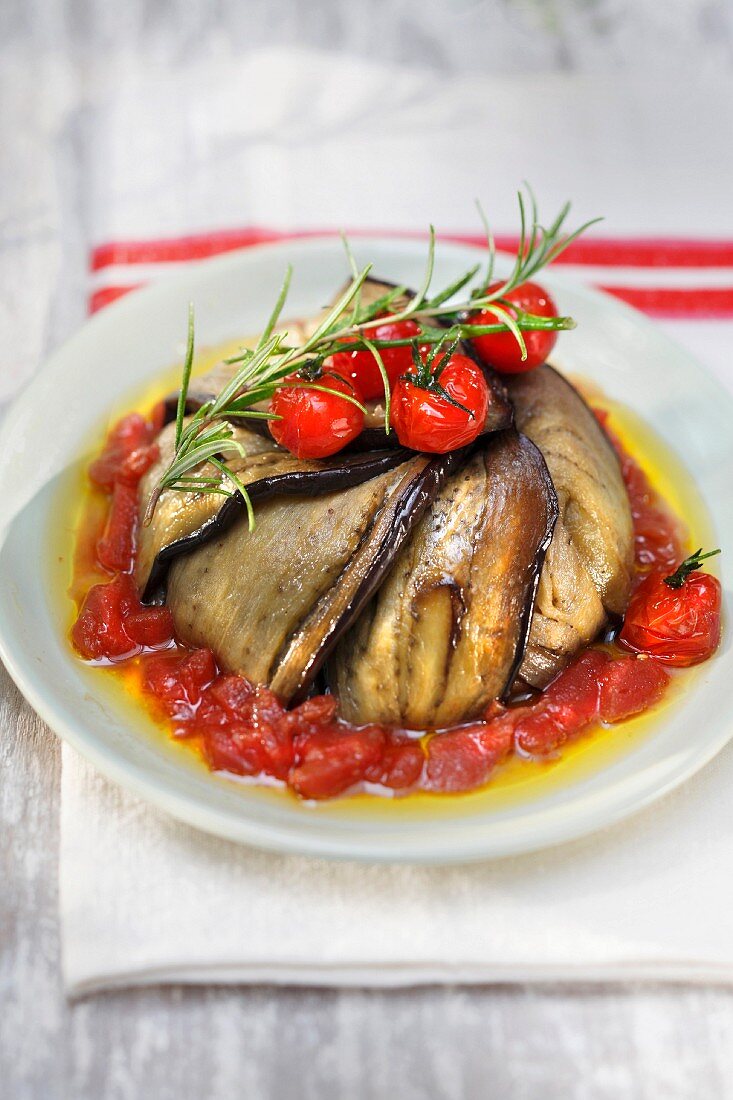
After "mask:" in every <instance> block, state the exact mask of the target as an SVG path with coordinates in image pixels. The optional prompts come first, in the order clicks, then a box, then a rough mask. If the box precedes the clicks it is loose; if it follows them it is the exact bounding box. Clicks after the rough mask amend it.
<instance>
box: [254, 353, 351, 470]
mask: <svg viewBox="0 0 733 1100" xmlns="http://www.w3.org/2000/svg"><path fill="white" fill-rule="evenodd" d="M316 384H317V385H319V386H321V385H322V386H326V387H328V389H330V390H338V392H339V393H344V394H347V395H348V396H350V397H354V396H355V394H354V388H353V386H352V385H351V384H350V383H349V382H348V381H347V380H346V379H344V378H341V377H340V376H339V375H335V374H330V373H324V374H323V375H322V376H321V377H320V378H319V379H318V381H317V383H316ZM270 411H271V412H273V413H276V414H277V415H278V416H280V417H282V419H281V420H271V421H270V431H271V432H272V434H273V436H274V438H275V440H276V441H277V442H278V443H280V444H281V445H282V446H283V447H287V449H288V450H289V451H292V453H293V454H294V455H295V456H296V457H297V458H326V456H327V455H332V454H335V453H336V451H340V450H341V448H342V447H345V446H346V444H347V443H351V441H352V439H356V437H357V435H359V433H360V432H361V430H362V428H363V427H364V413H363V412H362V411H361V409H360V408H359V407H358V406H357V405H354V404H353V402H351V401H347V400H345V399H344V398H343V397H338V396H336V395H335V394H333V393H324V392H323V390H319V389H315V388H314V387H312V386H309V385H307V383H306V384H304V385H299V386H282V387H280V389H277V390H275V393H274V394H273V397H272V401H271V402H270Z"/></svg>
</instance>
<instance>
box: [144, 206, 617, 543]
mask: <svg viewBox="0 0 733 1100" xmlns="http://www.w3.org/2000/svg"><path fill="white" fill-rule="evenodd" d="M518 200H519V214H520V236H519V245H518V248H517V255H516V259H515V261H514V266H513V268H512V271H511V273H510V275H509V276H508V278H507V279H505V280H503V281H501V282H493V281H492V280H493V271H494V261H495V246H494V240H493V237H492V235H491V232H490V231H489V230H488V228H487V246H488V252H489V259H488V267H487V271H486V274H485V277H484V279H483V280H482V283H481V286H480V287H478V288H475V289H474V290H473V291H471V292H470V293H469V296H468V298H467V299H466V300H463V301H461V300H458V301H456V298H457V296H458V295H459V294H460V292H461V291H465V290H466V288H467V287H468V286H469V285H470V284H471V282H472V281H473V280H474V279H475V277H476V276H477V274H478V272H479V268H480V265H476V266H474V267H472V268H471V269H470V270H469V271H467V272H465V273H464V274H462V275H461V276H460V277H458V278H457V279H454V280H453V281H452V282H451V283H450V284H449V285H448V286H445V287H443V288H442V289H441V290H439V291H438V292H437V293H436V292H431V283H432V278H433V268H434V262H435V230H434V228H433V227H432V226H431V227H430V237H429V244H428V256H427V262H426V266H425V274H424V277H423V280H422V283H421V285H420V288H419V290H417V291H416V292H415V293H414V294H412V295H409V297H408V298H407V300H406V301H405V300H404V298H405V294H406V288H405V287H403V286H396V287H392V288H390V289H389V290H387V291H386V293H385V294H384V295H383V296H382V297H381V298H378V299H377V300H376V301H373V302H370V303H369V304H368V305H363V304H362V302H361V289H362V287H363V285H364V283H365V281H366V279H367V278H368V276H369V273H370V271H371V264H367V265H366V266H365V267H364V268H362V269H361V270H358V268H357V265H356V262H355V260H354V257H353V254H352V252H351V249H350V248H349V246H348V243H347V242H345V243H346V249H347V255H348V257H349V262H350V265H351V271H352V278H351V281H350V283H349V285H348V286H347V288H346V289H345V290H344V292H343V293H342V294H341V295H340V297H339V298H338V299H337V301H336V302H335V303H334V304H333V306H332V307H331V308H330V309H329V310H328V311H327V312H326V314H325V316H324V317H323V318H322V319H321V320H320V322H319V323H318V324H317V325H316V327H315V329H314V331H313V332H312V333H311V334H310V335H309V336H308V337H307V339H305V340H304V342H302V343H301V344H295V345H291V344H289V343H288V340H287V332H277V331H276V328H277V325H278V322H279V320H280V316H281V314H282V311H283V308H284V306H285V302H286V300H287V295H288V291H289V288H290V281H291V277H292V270H291V268H288V269H287V271H286V274H285V279H284V281H283V284H282V287H281V289H280V293H279V295H278V298H277V301H276V302H275V305H274V307H273V310H272V313H271V314H270V317H269V320H268V322H267V324H266V326H265V328H264V330H263V332H262V334H261V335H260V338H259V340H258V341H257V344H256V346H255V347H254V348H246V349H244V350H243V351H242V352H241V354H240V355H237V356H234V357H232V358H231V359H229V360H227V362H228V364H229V365H231V366H232V367H233V368H234V369H233V373H232V377H231V378H230V379H229V380H228V381H227V383H226V384H225V385H224V387H223V388H222V389H221V391H220V392H219V393H218V394H217V395H216V396H215V397H214V398H213V399H212V400H210V401H206V402H205V403H204V404H203V405H201V407H200V408H198V409H197V410H196V411H195V412H194V414H193V416H191V418H190V419H189V420H188V422H187V423H186V422H185V410H186V399H187V395H188V389H189V384H190V379H191V369H192V365H193V349H194V326H193V310H190V311H189V327H188V346H187V352H186V360H185V364H184V369H183V377H182V381H181V389H180V393H179V399H178V409H177V418H176V441H175V451H174V454H173V456H172V458H171V461H170V463H169V465H168V467H167V468H166V469H165V470H164V471H163V472H162V474H161V477H160V480H159V481H158V483H157V485H156V486H155V487H154V488H153V490H152V492H151V494H150V498H149V500H148V504H147V507H146V510H145V515H144V519H143V522H144V523H145V524H148V523H149V522H150V520H151V518H152V515H153V512H154V510H155V506H156V504H157V501H158V499H159V498H160V494H161V493H162V492H163V491H164V490H175V491H178V492H192V491H196V492H202V493H206V492H209V493H210V492H214V493H219V494H223V495H225V496H231V495H233V494H235V493H237V492H238V493H239V494H240V495H241V497H242V499H243V500H244V503H245V506H246V507H247V511H248V515H249V522H250V525H251V526H253V525H254V513H253V509H252V506H251V502H250V501H249V498H248V496H247V491H246V488H245V487H244V485H242V484H241V482H239V481H238V479H237V478H236V475H235V474H233V473H232V471H231V469H230V468H229V467H228V466H225V465H224V464H223V463H222V462H221V460H220V458H219V457H218V456H220V455H225V454H230V455H235V456H241V454H242V448H241V444H239V443H238V442H237V440H236V439H235V438H234V431H233V429H232V426H231V422H232V421H235V422H236V421H237V420H240V419H246V418H248V417H249V418H254V419H260V420H263V419H264V420H273V419H274V418H275V417H277V416H279V415H282V413H278V412H277V411H276V409H273V408H272V407H271V408H269V409H263V408H262V407H261V406H262V403H263V402H266V401H268V400H270V399H272V398H273V396H274V394H275V393H276V391H277V389H278V387H280V386H282V385H283V384H284V382H285V380H286V379H287V380H288V382H287V384H288V386H302V387H308V386H309V385H311V386H312V383H311V382H310V378H311V377H312V375H313V373H314V372H315V373H318V372H319V371H321V370H322V369H323V366H324V364H325V363H326V361H327V360H330V359H331V358H332V357H333V356H338V355H343V354H344V345H346V346H347V348H348V354H349V355H353V353H355V352H357V353H358V352H367V353H368V354H369V355H371V356H372V358H373V360H374V362H375V364H376V366H377V369H378V372H379V375H380V377H381V379H382V385H383V394H384V425H385V432H386V433H387V434H389V430H390V402H391V390H390V387H391V382H390V369H394V359H391V360H390V367H389V368H388V366H387V364H386V363H385V362H384V359H383V352H385V351H387V352H391V351H394V349H400V348H407V349H409V350H410V354H412V349H413V346H414V347H415V348H418V347H430V346H431V345H435V344H438V345H440V344H442V343H443V342H444V341H445V339H446V323H447V324H449V325H450V337H451V338H452V339H467V340H475V339H476V338H477V337H482V336H491V335H497V334H502V333H503V334H505V335H507V334H511V336H512V337H513V339H514V340H515V341H516V344H517V347H518V349H519V356H520V359H521V361H525V360H526V359H527V354H528V352H527V345H526V342H525V337H524V333H525V332H527V333H536V332H543V333H557V332H559V331H562V330H566V329H571V328H574V326H575V322H574V321H573V319H572V318H571V317H559V316H541V315H539V314H533V313H530V312H527V311H526V310H525V309H523V308H522V307H521V303H520V304H519V305H517V304H516V303H514V304H513V303H512V301H511V300H509V298H508V296H509V295H511V294H512V293H513V292H514V291H516V290H517V288H519V287H521V286H522V284H523V283H525V282H526V281H527V280H528V279H530V278H532V277H534V275H536V273H537V272H538V271H539V270H540V269H541V268H543V267H545V266H546V265H547V264H549V263H551V262H552V261H553V260H554V259H556V258H557V257H558V256H559V255H560V253H561V252H563V251H564V249H566V248H567V247H568V245H569V244H571V242H572V241H574V240H575V239H576V238H577V237H578V236H580V234H581V233H583V232H585V230H586V229H588V228H589V227H590V226H591V225H594V224H595V223H596V222H597V221H599V220H600V219H598V218H595V219H592V220H591V221H588V222H586V223H585V224H584V225H581V226H580V227H579V228H578V229H575V230H573V231H572V232H570V233H565V232H564V225H565V222H566V219H567V216H568V214H569V212H570V204H569V203H566V204H565V206H564V207H563V208H562V210H561V211H560V213H559V214H558V216H557V217H556V218H555V220H554V221H553V222H552V223H551V225H550V226H549V227H548V228H544V227H543V226H542V225H541V224H540V222H539V216H538V211H537V205H536V202H535V199H534V196H533V194H532V193H531V191H530V192H529V216H528V212H527V207H526V202H527V200H526V199H525V197H524V195H523V194H522V192H521V191H520V192H519V193H518ZM482 288H484V289H482ZM505 299H507V300H506V301H505ZM478 312H481V314H482V317H481V318H480V321H481V323H477V321H476V319H475V317H474V315H475V314H476V313H478ZM492 317H493V318H494V320H493V321H492V322H491V323H484V322H485V321H486V318H492ZM408 321H410V322H413V323H416V324H417V325H418V327H419V329H420V332H419V338H418V337H417V336H416V335H415V334H414V333H413V332H408V333H405V334H403V335H398V336H395V331H394V328H393V326H401V325H403V324H404V323H405V322H408ZM385 327H389V328H390V329H391V331H388V332H385V331H384V329H385ZM380 329H381V330H382V332H381V333H380V331H379V330H380ZM343 367H344V364H343V360H342V361H341V369H342V370H343ZM355 388H356V390H357V391H358V389H359V381H358V378H357V379H356V380H355ZM366 388H367V392H371V391H372V390H373V378H370V379H368V380H367V387H366ZM324 390H325V391H331V392H332V394H335V395H336V396H337V397H342V398H343V397H344V395H343V393H342V392H340V391H339V390H338V389H335V388H334V387H333V386H324ZM362 397H365V394H362ZM352 400H353V401H357V403H358V400H357V397H356V395H354V396H353V397H352ZM256 406H259V407H256ZM288 411H289V410H288V408H287V407H286V409H285V415H286V416H287V415H288ZM428 449H429V448H428ZM207 461H208V462H210V463H211V464H213V465H214V467H215V469H216V470H217V471H218V473H219V474H220V476H219V477H211V476H203V475H201V473H200V472H198V473H197V472H196V469H197V467H198V466H200V465H201V464H202V463H204V462H207Z"/></svg>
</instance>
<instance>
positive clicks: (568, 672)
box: [71, 409, 683, 799]
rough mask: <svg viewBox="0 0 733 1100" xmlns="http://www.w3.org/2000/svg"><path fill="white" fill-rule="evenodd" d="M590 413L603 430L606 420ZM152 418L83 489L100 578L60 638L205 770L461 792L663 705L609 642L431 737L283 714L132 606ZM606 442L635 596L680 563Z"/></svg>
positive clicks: (310, 785) (645, 664) (334, 785)
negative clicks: (123, 668)
mask: <svg viewBox="0 0 733 1100" xmlns="http://www.w3.org/2000/svg"><path fill="white" fill-rule="evenodd" d="M597 415H598V417H599V419H600V420H601V422H602V423H605V420H606V416H605V414H604V413H603V412H598V413H597ZM160 416H161V413H160V410H158V409H156V410H154V412H153V414H152V415H151V418H150V419H149V420H146V419H145V418H143V417H142V416H139V415H138V414H136V413H134V414H132V415H130V416H128V417H125V418H124V419H123V420H121V421H120V422H119V423H118V424H117V425H116V426H115V427H114V428H113V429H112V431H111V433H110V435H109V437H108V439H107V443H106V446H105V449H104V451H103V453H102V454H101V455H100V457H99V458H98V459H97V460H96V461H95V462H93V463H92V466H91V467H90V471H89V474H90V479H91V481H92V483H93V484H94V485H95V486H96V487H97V488H98V489H101V490H102V491H103V492H104V493H106V494H108V499H109V507H108V512H107V518H106V522H105V523H104V526H103V528H102V529H101V530H100V531H99V532H98V535H97V538H96V559H97V566H98V568H100V569H101V570H103V571H104V572H105V573H108V574H110V579H109V580H107V581H104V582H102V583H99V584H95V585H93V586H92V587H91V588H89V590H88V591H87V592H86V595H85V596H84V599H83V602H82V604H81V608H80V611H79V614H78V617H77V620H76V622H75V624H74V626H73V628H72V633H71V638H72V642H73V644H74V646H75V648H76V649H77V651H78V652H79V654H80V655H81V656H83V657H84V658H86V659H88V660H93V661H97V662H104V663H107V662H124V661H129V660H130V659H134V660H135V661H136V662H137V665H138V667H139V669H140V675H141V682H142V688H143V692H144V695H145V698H146V700H147V702H148V704H149V706H150V708H151V709H152V710H153V712H154V713H155V714H156V715H158V716H161V717H163V718H164V719H165V720H166V721H167V722H168V724H169V728H170V730H171V732H172V733H173V735H174V736H175V737H178V738H197V739H198V743H200V744H201V746H202V747H203V752H204V755H205V758H206V761H207V762H208V764H209V766H210V767H211V768H212V769H215V770H220V771H224V772H229V773H233V774H236V775H244V776H255V777H257V776H259V777H264V776H269V777H272V778H274V779H276V780H279V781H281V782H282V783H283V784H286V785H287V787H289V788H290V789H291V790H292V791H293V792H295V793H296V794H297V795H299V796H300V797H302V798H306V799H325V798H330V797H334V796H336V795H339V794H342V793H343V792H346V791H349V790H351V789H354V788H355V786H356V785H358V784H374V785H376V786H377V787H380V788H384V789H388V790H392V791H403V792H406V791H410V790H416V789H423V790H428V791H434V792H460V791H468V790H472V789H474V788H476V787H478V786H481V785H482V784H484V783H486V782H487V780H488V779H489V778H490V776H491V773H492V771H493V770H494V769H495V768H496V767H497V766H498V765H499V764H500V763H501V762H502V761H503V760H505V759H506V758H507V757H509V756H510V755H511V754H513V753H514V754H518V755H520V756H524V757H528V758H533V759H538V760H542V759H547V758H549V757H551V756H552V755H553V754H556V753H557V752H558V750H559V749H561V748H562V746H563V745H564V744H566V743H567V742H568V741H570V740H572V739H573V738H577V737H578V735H579V734H581V733H582V732H583V731H586V730H588V729H589V728H590V727H592V726H593V725H594V724H595V723H599V722H601V723H614V722H619V721H622V720H623V719H625V718H628V717H630V716H631V715H634V714H638V713H640V712H641V711H643V710H645V709H647V708H648V707H650V706H652V705H653V704H654V703H655V702H657V701H658V700H659V699H660V698H661V696H662V695H663V693H664V691H665V688H666V686H667V684H668V682H669V674H668V672H667V671H666V669H665V668H664V666H663V664H662V663H661V662H659V661H657V660H654V659H650V658H649V657H647V656H646V655H645V654H644V655H641V656H639V655H635V654H634V655H632V654H631V653H629V652H628V651H627V652H624V651H623V650H622V649H621V648H619V647H618V646H617V645H615V644H612V645H605V646H599V647H591V648H589V649H586V650H585V651H584V652H582V653H581V654H580V655H579V656H578V657H577V658H576V659H575V660H574V661H573V662H572V663H571V664H570V665H569V666H568V667H567V668H566V669H565V670H564V671H563V672H562V673H561V674H560V675H559V676H558V677H557V679H556V680H555V681H554V682H553V683H552V684H551V685H550V686H549V687H548V688H547V689H546V690H545V692H544V693H543V694H542V695H540V696H538V697H537V698H536V699H534V700H530V701H529V702H523V703H521V704H519V705H512V706H508V707H504V706H501V705H499V704H492V706H491V707H490V708H489V711H488V712H487V714H486V715H485V717H484V719H483V720H481V721H478V722H474V723H471V724H470V725H464V726H461V727H457V728H455V729H453V730H449V731H443V732H440V733H438V734H435V735H432V734H431V735H428V736H416V735H415V734H414V733H408V732H405V731H398V730H393V729H388V728H384V727H382V726H377V725H373V726H366V727H354V726H349V725H348V724H347V723H345V722H343V721H341V720H340V719H339V718H338V717H337V706H338V703H337V700H336V699H335V698H334V697H333V696H331V695H321V696H314V697H313V698H310V699H308V700H307V701H306V702H304V703H302V704H301V705H300V706H298V707H296V708H294V709H292V710H286V709H285V707H283V706H282V704H281V703H280V702H279V700H278V699H277V697H276V696H275V695H274V694H273V693H272V692H271V691H270V690H269V689H268V688H266V687H263V686H261V685H254V684H251V683H249V682H248V681H247V680H246V679H244V678H243V677H241V676H237V675H231V674H227V673H225V672H223V671H222V670H220V669H219V668H218V667H217V665H216V662H215V660H214V657H213V655H212V653H211V652H210V651H209V650H207V649H198V650H192V649H188V648H186V647H183V646H181V645H179V644H177V643H176V642H175V638H174V632H173V622H172V619H171V616H170V613H169V612H168V610H167V609H166V608H165V607H162V608H161V607H144V606H143V605H142V604H141V602H140V600H139V597H138V593H137V589H136V586H135V583H134V580H133V577H132V570H133V566H134V559H135V543H136V531H137V524H138V507H137V483H138V481H139V479H140V478H141V477H142V475H143V473H144V472H145V471H146V470H147V469H148V468H149V466H150V465H151V464H152V462H154V461H155V458H156V455H157V450H156V447H155V444H154V442H153V439H154V437H155V434H156V432H157V430H158V428H159V426H160ZM611 438H612V441H613V442H614V445H615V446H616V448H617V451H618V453H619V457H620V460H621V465H622V471H623V476H624V481H625V484H626V487H627V491H628V494H629V499H630V504H631V511H632V516H633V521H634V530H635V553H636V566H637V582H638V584H639V588H637V593H638V591H639V590H640V588H641V586H642V585H643V584H644V583H645V579H649V578H654V577H655V576H656V575H657V574H659V573H660V571H662V570H664V571H669V569H670V568H672V567H674V566H675V565H676V564H677V563H678V562H679V561H680V559H681V558H682V557H683V553H682V548H681V543H680V532H679V526H678V524H677V521H676V520H675V519H674V517H673V516H671V514H670V513H669V512H668V511H667V510H666V509H665V508H664V505H663V503H662V502H661V501H660V500H659V499H658V498H657V497H656V495H655V493H654V491H653V490H652V487H651V485H650V483H649V482H648V480H647V478H646V476H645V475H644V473H643V471H642V470H641V468H640V467H639V466H638V465H637V464H636V462H635V461H634V459H633V458H632V457H631V456H630V455H629V454H628V453H627V452H625V451H624V449H623V447H622V446H621V444H620V443H619V442H618V440H614V439H613V437H611Z"/></svg>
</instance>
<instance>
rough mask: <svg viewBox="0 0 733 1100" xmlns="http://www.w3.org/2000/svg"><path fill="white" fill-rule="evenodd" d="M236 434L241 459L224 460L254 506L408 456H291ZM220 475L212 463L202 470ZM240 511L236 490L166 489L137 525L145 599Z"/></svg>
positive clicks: (146, 485) (345, 480)
mask: <svg viewBox="0 0 733 1100" xmlns="http://www.w3.org/2000/svg"><path fill="white" fill-rule="evenodd" d="M174 433H175V427H174V425H173V424H170V425H168V426H167V427H165V428H164V429H163V430H162V432H161V433H160V435H159V437H158V444H159V447H160V452H161V454H160V458H159V460H158V462H157V463H156V464H155V466H153V467H152V468H151V469H150V470H149V471H148V473H147V474H146V476H145V479H144V480H143V483H142V486H141V494H140V507H141V511H142V510H144V509H145V506H146V502H147V499H148V496H149V494H150V491H151V489H152V488H153V486H154V485H155V483H156V481H157V479H158V477H159V476H160V473H161V471H162V470H163V469H164V467H165V465H167V463H168V462H169V461H170V456H171V453H172V448H173V439H174ZM235 437H236V438H237V440H238V441H239V442H240V443H241V444H242V445H243V446H244V448H245V450H246V457H245V458H235V459H232V460H230V461H228V462H227V466H229V468H230V469H232V470H233V471H234V472H235V473H236V474H237V477H238V478H239V480H240V481H242V482H243V483H244V484H245V485H246V486H247V490H248V493H249V496H250V499H251V500H252V503H253V504H255V505H257V504H259V503H261V502H262V501H264V500H268V499H269V498H270V497H273V496H292V495H293V494H297V495H298V496H303V497H305V496H318V495H321V494H324V493H333V492H335V491H337V490H339V489H347V488H350V487H351V486H354V485H359V484H361V483H362V482H364V481H368V480H369V479H370V478H373V477H376V476H378V475H379V474H383V473H385V472H386V471H388V470H391V469H393V468H394V467H395V466H398V465H399V464H400V463H403V462H405V461H406V460H407V459H408V458H409V452H407V451H404V450H403V451H374V452H371V453H369V454H364V455H343V456H341V455H337V456H335V457H334V458H333V459H329V460H326V461H315V460H314V461H306V460H301V459H297V458H295V456H294V455H292V454H290V453H289V452H288V451H284V450H282V449H281V448H279V447H278V446H277V445H276V444H275V443H274V442H273V441H272V440H271V439H269V437H268V438H265V437H263V436H260V435H256V434H255V433H253V432H248V431H245V430H244V429H241V428H236V429H235ZM200 472H202V473H203V472H205V473H206V474H207V475H208V476H218V475H217V471H216V470H215V469H214V467H212V466H207V467H206V468H205V470H204V468H203V467H202V469H201V471H200ZM243 510H244V502H243V500H242V497H241V495H240V494H239V493H235V494H234V496H232V497H228V498H227V497H222V496H221V495H219V494H215V493H180V492H170V491H167V492H164V493H163V494H162V495H161V497H160V500H159V501H158V504H157V507H156V509H155V514H154V516H153V520H152V522H151V523H150V525H149V526H148V527H141V530H140V536H139V545H138V554H137V565H136V580H137V583H138V587H139V588H140V589H141V591H142V593H143V599H144V600H145V602H147V603H151V602H156V601H158V602H159V601H161V600H162V599H163V598H164V596H165V582H166V577H167V573H168V569H169V567H170V563H171V562H172V561H173V559H174V558H176V557H178V556H179V555H180V554H184V553H187V552H188V551H190V550H193V549H195V548H196V547H198V546H201V545H203V543H204V542H206V541H208V540H210V539H212V538H214V537H217V536H221V535H223V534H224V532H225V531H227V530H228V528H229V527H230V526H231V525H232V524H233V523H234V522H235V520H236V519H238V518H239V516H240V515H241V514H242V512H243Z"/></svg>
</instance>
